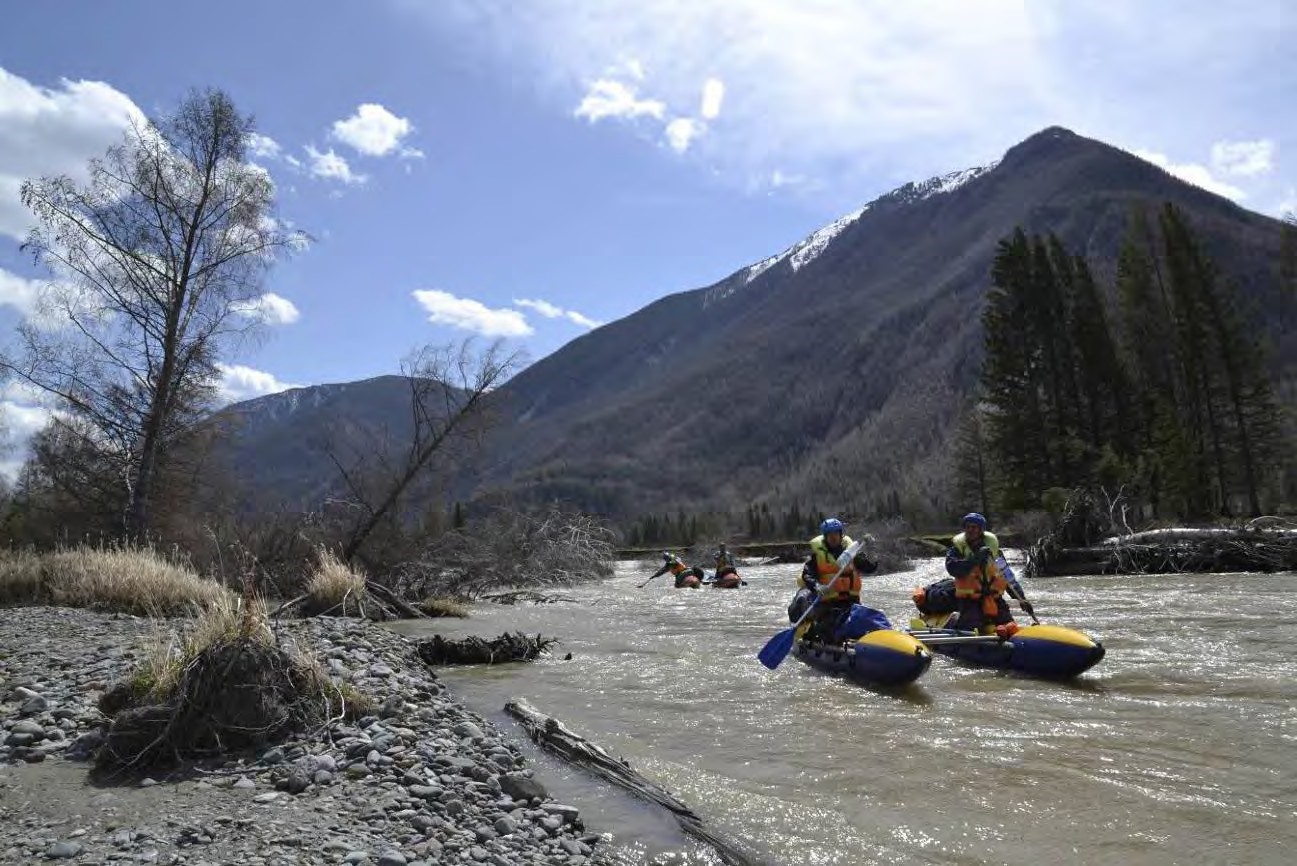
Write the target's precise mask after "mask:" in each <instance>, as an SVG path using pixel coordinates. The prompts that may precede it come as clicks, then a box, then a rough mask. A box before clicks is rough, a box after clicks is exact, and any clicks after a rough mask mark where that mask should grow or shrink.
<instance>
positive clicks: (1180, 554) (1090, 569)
mask: <svg viewBox="0 0 1297 866" xmlns="http://www.w3.org/2000/svg"><path fill="white" fill-rule="evenodd" d="M1100 494H1101V495H1103V496H1104V498H1105V499H1107V507H1106V509H1105V508H1104V507H1103V506H1102V505H1101V504H1100V500H1099V499H1098V497H1096V496H1095V495H1094V494H1093V493H1091V492H1089V491H1084V490H1078V491H1075V492H1074V493H1073V494H1072V496H1071V497H1070V498H1069V499H1068V502H1067V505H1066V507H1065V508H1064V510H1063V516H1062V519H1061V520H1060V521H1059V522H1058V524H1057V525H1056V526H1055V527H1054V529H1053V530H1052V531H1050V532H1049V533H1047V534H1046V535H1044V536H1042V537H1041V538H1039V539H1038V540H1037V541H1036V543H1035V544H1033V545H1031V547H1030V548H1028V550H1027V565H1026V568H1025V573H1026V576H1027V577H1049V576H1056V575H1078V574H1182V573H1190V572H1209V573H1210V572H1235V571H1258V572H1267V573H1269V572H1276V571H1292V570H1297V525H1294V524H1293V523H1291V522H1288V521H1285V520H1283V519H1282V518H1278V517H1259V518H1256V519H1254V520H1252V521H1249V522H1248V523H1246V524H1243V525H1240V526H1218V527H1201V528H1198V527H1169V528H1163V529H1148V530H1143V531H1140V532H1135V531H1132V530H1131V529H1130V527H1129V526H1128V525H1127V524H1126V521H1125V514H1126V511H1125V509H1124V507H1123V502H1122V496H1121V493H1120V492H1119V493H1118V494H1117V496H1115V497H1108V496H1107V495H1106V494H1104V493H1103V491H1100ZM1114 529H1119V530H1122V531H1118V532H1116V533H1115V534H1114Z"/></svg>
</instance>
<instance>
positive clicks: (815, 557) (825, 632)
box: [788, 517, 878, 640]
mask: <svg viewBox="0 0 1297 866" xmlns="http://www.w3.org/2000/svg"><path fill="white" fill-rule="evenodd" d="M851 544H852V541H851V538H850V537H849V536H848V535H847V534H846V524H844V523H843V522H842V521H841V520H838V519H837V518H836V517H830V518H829V519H828V520H825V521H824V522H823V523H821V524H820V534H819V535H817V536H816V537H815V538H812V539H811V544H810V546H811V555H810V556H809V557H808V558H807V560H806V562H805V563H804V564H803V565H802V578H801V579H802V584H803V588H802V589H801V590H800V591H798V593H797V596H796V598H794V599H793V603H792V604H791V605H789V607H788V616H789V620H790V621H792V622H796V621H797V620H798V619H799V618H800V617H801V615H802V614H803V613H805V612H806V608H807V607H808V606H809V605H810V604H811V601H812V600H813V599H814V598H815V596H816V595H818V596H820V602H819V604H817V605H816V606H815V610H814V611H813V612H812V613H811V615H810V616H809V617H808V621H809V622H810V623H811V627H810V629H809V630H808V631H807V635H808V636H812V635H814V636H816V637H818V638H819V639H820V640H831V638H832V635H833V634H834V633H835V632H836V631H837V629H838V627H839V625H841V623H842V621H843V620H844V619H845V618H846V617H847V615H848V614H850V613H851V606H852V605H853V604H858V603H859V602H860V585H861V579H860V578H861V575H864V574H873V573H874V572H875V571H877V570H878V563H876V562H874V561H873V560H871V559H870V558H869V557H868V556H866V555H865V553H864V552H863V551H860V552H857V553H856V555H855V558H854V559H852V561H851V562H850V563H849V564H848V565H847V567H846V568H844V569H843V570H842V574H841V575H839V576H838V577H837V579H834V575H836V574H838V557H839V556H841V555H842V552H843V551H844V550H846V549H847V548H848V547H850V546H851Z"/></svg>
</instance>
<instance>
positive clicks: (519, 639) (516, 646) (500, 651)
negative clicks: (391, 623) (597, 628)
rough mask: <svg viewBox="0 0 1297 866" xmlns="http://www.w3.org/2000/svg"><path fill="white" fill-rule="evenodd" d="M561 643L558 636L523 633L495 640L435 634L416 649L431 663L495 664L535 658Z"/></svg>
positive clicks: (418, 644) (507, 635)
mask: <svg viewBox="0 0 1297 866" xmlns="http://www.w3.org/2000/svg"><path fill="white" fill-rule="evenodd" d="M557 643H558V641H557V640H555V639H554V638H546V637H542V636H541V635H536V636H535V637H530V636H528V635H525V634H523V633H522V632H513V633H505V634H502V635H500V636H499V637H497V638H494V639H492V640H485V639H483V638H480V637H466V638H460V639H459V640H447V639H446V638H444V637H442V636H441V635H439V634H435V635H433V636H432V637H431V638H429V639H428V640H421V641H419V642H418V643H417V644H416V645H415V651H416V652H417V653H418V654H419V658H421V659H423V661H424V663H425V664H430V665H495V664H503V663H505V662H529V661H534V660H535V659H537V658H539V657H540V656H541V655H542V654H543V653H548V652H549V648H550V647H552V646H554V645H555V644H557Z"/></svg>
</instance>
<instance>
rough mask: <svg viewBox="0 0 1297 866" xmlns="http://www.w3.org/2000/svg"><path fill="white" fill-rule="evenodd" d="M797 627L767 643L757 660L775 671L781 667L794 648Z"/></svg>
mask: <svg viewBox="0 0 1297 866" xmlns="http://www.w3.org/2000/svg"><path fill="white" fill-rule="evenodd" d="M796 631H797V629H796V627H795V626H794V627H793V628H786V629H784V630H783V631H781V632H779V634H777V635H775V636H774V637H772V638H771V639H770V640H768V641H766V645H765V646H763V647H762V648H761V652H759V653H757V660H758V661H760V662H761V663H762V664H763V665H765V666H766V667H768V668H770V670H774V669H775V668H777V667H779V665H780V664H781V663H782V662H783V660H784V659H785V658H787V657H788V653H789V651H790V650H791V649H792V648H793V642H794V633H795V632H796Z"/></svg>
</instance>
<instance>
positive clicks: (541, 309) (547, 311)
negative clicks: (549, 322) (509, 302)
mask: <svg viewBox="0 0 1297 866" xmlns="http://www.w3.org/2000/svg"><path fill="white" fill-rule="evenodd" d="M513 302H514V304H515V305H516V306H519V307H526V308H528V309H530V310H535V311H536V312H538V313H540V314H541V315H542V316H544V317H545V318H547V319H557V318H559V317H561V316H562V315H563V308H562V307H558V306H555V305H554V304H551V303H550V302H549V301H542V300H532V299H531V298H514V299H513Z"/></svg>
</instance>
